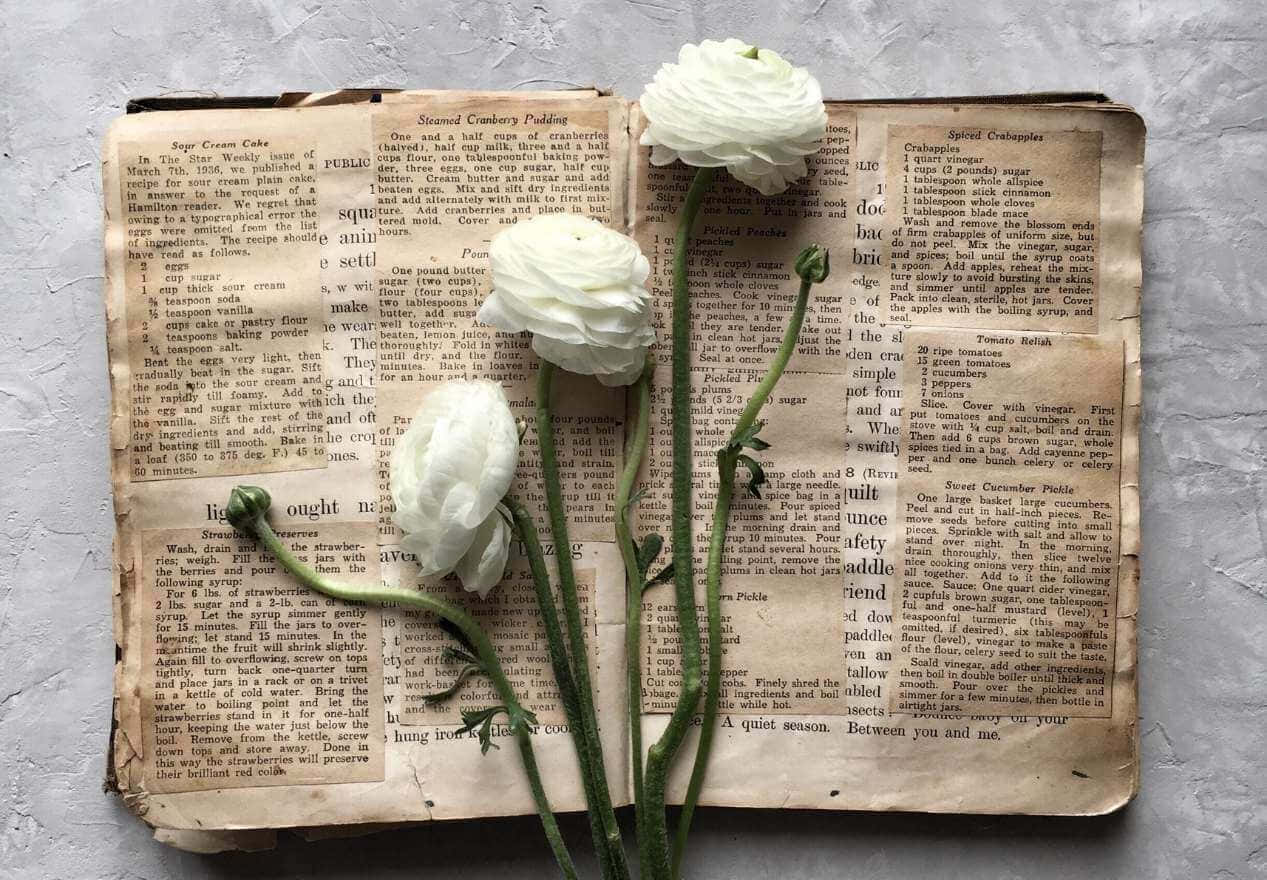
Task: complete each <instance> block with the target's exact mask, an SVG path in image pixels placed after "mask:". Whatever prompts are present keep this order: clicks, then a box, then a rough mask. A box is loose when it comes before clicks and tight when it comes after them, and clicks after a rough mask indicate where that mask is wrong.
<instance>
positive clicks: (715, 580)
mask: <svg viewBox="0 0 1267 880" xmlns="http://www.w3.org/2000/svg"><path fill="white" fill-rule="evenodd" d="M811 286H812V285H811V284H810V282H808V281H802V282H801V288H800V290H799V291H798V293H797V295H796V305H795V306H793V308H792V317H791V318H790V319H789V320H788V325H787V329H786V330H784V332H783V342H782V344H781V345H780V346H779V349H778V351H776V352H775V354H774V358H773V360H771V362H770V367H769V369H767V370H766V374H765V376H763V377H762V379H761V382H760V383H758V385H757V388H756V390H755V391H753V393H752V397H751V398H749V399H748V405H747V406H745V407H744V409H743V412H742V413H740V415H739V421H738V422H737V423H736V424H735V428H734V430H733V431H731V433H730V440H731V442H730V443H727V444H726V446H725V447H723V448H722V449H720V450H718V452H717V471H718V487H717V502H716V504H715V505H714V507H713V526H712V532H711V534H710V536H709V541H708V568H707V571H706V574H705V581H706V592H707V595H706V598H705V603H706V605H707V609H708V678H707V681H706V683H705V686H704V720H703V724H702V726H701V727H700V740H699V748H698V749H697V750H696V752H695V766H694V767H693V768H691V781H690V784H689V785H688V786H687V789H686V799H685V800H684V801H683V802H682V812H681V815H680V816H679V817H678V825H677V834H676V836H675V838H674V841H673V866H672V876H673V877H674V878H677V877H678V876H679V873H680V871H681V867H682V855H683V853H684V852H685V849H686V838H687V835H688V834H689V833H690V830H691V819H692V818H693V816H694V814H695V807H696V805H697V804H698V803H699V795H700V789H702V788H703V787H704V777H705V774H706V773H707V772H708V758H709V755H710V754H711V752H712V747H713V734H714V732H715V731H716V728H717V704H718V702H719V698H720V695H721V660H722V645H721V563H722V554H723V552H724V551H725V549H726V526H727V524H728V521H729V518H730V504H731V500H732V499H733V497H734V492H735V471H736V469H737V468H738V464H739V455H740V452H741V451H742V450H741V449H739V448H738V445H737V442H736V440H737V438H738V437H740V436H741V435H742V434H743V433H744V432H745V431H747V430H748V429H749V428H751V427H752V425H753V424H754V423H755V422H756V420H757V415H758V414H759V413H760V412H761V408H762V407H763V406H765V404H766V401H768V400H769V399H770V395H771V393H773V391H774V386H775V385H776V384H777V383H778V381H779V378H780V377H781V376H782V375H783V371H784V369H786V368H787V364H788V361H789V360H791V358H792V352H793V351H795V350H796V340H797V337H799V336H800V333H801V325H802V324H804V323H805V309H806V306H807V305H808V303H809V292H810V287H811Z"/></svg>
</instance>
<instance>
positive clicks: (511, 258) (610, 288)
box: [476, 214, 655, 385]
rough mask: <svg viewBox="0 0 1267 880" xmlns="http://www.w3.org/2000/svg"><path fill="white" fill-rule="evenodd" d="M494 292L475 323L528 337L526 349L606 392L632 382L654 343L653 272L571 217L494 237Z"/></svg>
mask: <svg viewBox="0 0 1267 880" xmlns="http://www.w3.org/2000/svg"><path fill="white" fill-rule="evenodd" d="M488 256H489V261H490V262H491V263H492V274H493V291H492V293H490V294H489V296H488V299H486V300H485V301H484V304H483V305H482V306H480V310H479V314H477V315H476V320H478V321H482V322H483V323H485V324H492V325H493V326H494V327H498V328H500V329H502V330H506V331H508V332H511V333H520V332H522V331H524V330H527V331H530V332H531V333H532V350H533V351H535V352H536V353H537V354H538V355H539V356H540V357H542V358H543V359H545V360H547V361H550V362H551V363H553V364H557V365H558V366H560V367H562V368H563V369H565V370H569V371H571V372H573V373H583V374H585V375H587V376H596V377H598V381H600V382H602V383H603V384H604V385H628V384H630V383H631V382H633V381H634V380H635V379H637V378H638V374H639V373H641V372H642V367H643V364H644V362H645V361H646V357H647V347H648V346H649V345H651V343H653V342H655V330H654V328H652V326H651V297H650V295H649V294H648V293H647V290H646V287H645V286H644V285H645V284H646V281H647V276H648V275H649V274H650V273H651V266H650V264H649V263H648V262H647V258H646V257H644V256H643V255H642V251H641V250H640V249H639V248H638V244H637V242H635V241H634V240H633V239H632V238H630V237H629V236H627V235H622V234H620V233H619V232H617V231H615V230H614V229H609V228H608V227H606V226H604V225H603V224H601V223H599V222H598V221H597V220H591V219H590V218H588V217H582V216H580V215H577V214H541V215H538V216H536V217H533V218H532V219H530V220H522V221H520V222H518V223H516V224H515V225H514V226H511V227H509V228H507V229H503V230H502V231H501V232H499V233H497V235H495V236H493V240H492V243H491V244H490V245H489V249H488Z"/></svg>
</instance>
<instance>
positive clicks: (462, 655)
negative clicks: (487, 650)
mask: <svg viewBox="0 0 1267 880" xmlns="http://www.w3.org/2000/svg"><path fill="white" fill-rule="evenodd" d="M440 662H441V663H471V664H473V665H475V666H480V667H481V668H482V667H483V664H482V663H480V661H479V660H478V659H477V658H476V657H474V656H473V655H471V654H469V653H467V652H466V650H465V649H463V648H455V647H453V646H452V645H445V646H444V647H443V648H442V649H441V650H440Z"/></svg>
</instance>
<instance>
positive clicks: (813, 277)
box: [796, 244, 831, 284]
mask: <svg viewBox="0 0 1267 880" xmlns="http://www.w3.org/2000/svg"><path fill="white" fill-rule="evenodd" d="M830 272H831V264H830V261H829V260H828V258H827V248H825V247H819V246H818V245H816V244H812V245H810V246H809V247H807V248H806V249H805V250H803V251H801V253H800V255H799V256H798V257H797V258H796V274H797V275H799V276H801V280H802V281H808V282H809V283H810V284H822V283H823V282H824V281H826V280H827V275H828V274H829V273H830Z"/></svg>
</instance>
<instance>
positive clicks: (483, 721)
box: [458, 706, 506, 755]
mask: <svg viewBox="0 0 1267 880" xmlns="http://www.w3.org/2000/svg"><path fill="white" fill-rule="evenodd" d="M505 711H506V707H505V706H493V707H491V708H489V709H463V710H462V726H461V727H459V728H458V733H470V732H471V731H472V730H477V731H478V732H479V740H480V754H481V755H486V754H488V750H489V749H496V748H500V746H498V745H497V743H495V742H493V719H494V718H496V717H497V715H498V714H500V713H502V712H505Z"/></svg>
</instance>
